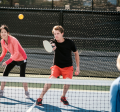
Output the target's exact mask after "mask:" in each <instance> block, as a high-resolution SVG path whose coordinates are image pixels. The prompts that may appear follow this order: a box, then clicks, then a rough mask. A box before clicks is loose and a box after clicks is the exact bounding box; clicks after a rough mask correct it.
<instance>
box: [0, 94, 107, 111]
mask: <svg viewBox="0 0 120 112" xmlns="http://www.w3.org/2000/svg"><path fill="white" fill-rule="evenodd" d="M2 98H5V99H8V100H11V101H9V102H8V101H7V102H4V101H3V102H0V103H1V104H4V105H18V104H20V105H26V106H27V108H30V107H31V106H32V105H33V104H34V102H35V100H34V99H33V98H30V99H28V101H27V102H24V101H20V100H15V99H12V98H8V97H4V96H3V97H2ZM0 99H1V98H0ZM30 100H31V101H32V102H31V101H30ZM29 101H30V102H29ZM65 107H67V108H62V107H60V108H59V107H57V106H53V105H49V104H43V106H35V107H34V108H33V110H34V109H38V110H41V111H43V112H66V111H69V112H101V111H96V110H86V109H82V108H79V107H75V106H73V105H68V106H65ZM14 108H15V106H14ZM25 111H26V110H25ZM31 112H32V111H31ZM103 112H108V111H103Z"/></svg>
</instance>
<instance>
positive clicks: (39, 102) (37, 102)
mask: <svg viewBox="0 0 120 112" xmlns="http://www.w3.org/2000/svg"><path fill="white" fill-rule="evenodd" d="M36 105H39V106H41V105H42V99H41V98H38V99H37V101H36Z"/></svg>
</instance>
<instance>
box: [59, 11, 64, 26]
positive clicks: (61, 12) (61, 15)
mask: <svg viewBox="0 0 120 112" xmlns="http://www.w3.org/2000/svg"><path fill="white" fill-rule="evenodd" d="M59 24H60V25H61V26H63V11H62V10H61V11H60V22H59Z"/></svg>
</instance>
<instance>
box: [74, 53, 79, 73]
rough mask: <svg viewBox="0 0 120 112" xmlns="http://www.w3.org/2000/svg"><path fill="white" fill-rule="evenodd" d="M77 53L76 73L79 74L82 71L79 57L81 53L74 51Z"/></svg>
mask: <svg viewBox="0 0 120 112" xmlns="http://www.w3.org/2000/svg"><path fill="white" fill-rule="evenodd" d="M74 54H75V61H76V75H78V74H79V73H80V66H79V62H80V59H79V53H78V51H76V52H74Z"/></svg>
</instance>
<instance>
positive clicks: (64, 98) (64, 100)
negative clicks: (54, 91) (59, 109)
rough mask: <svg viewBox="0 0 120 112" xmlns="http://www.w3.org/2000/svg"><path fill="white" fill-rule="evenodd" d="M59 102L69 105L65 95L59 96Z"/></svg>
mask: <svg viewBox="0 0 120 112" xmlns="http://www.w3.org/2000/svg"><path fill="white" fill-rule="evenodd" d="M61 102H62V103H63V104H64V105H69V103H68V101H67V100H66V97H61Z"/></svg>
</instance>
